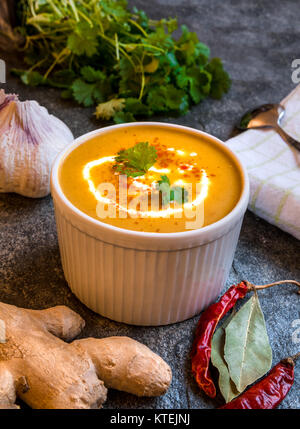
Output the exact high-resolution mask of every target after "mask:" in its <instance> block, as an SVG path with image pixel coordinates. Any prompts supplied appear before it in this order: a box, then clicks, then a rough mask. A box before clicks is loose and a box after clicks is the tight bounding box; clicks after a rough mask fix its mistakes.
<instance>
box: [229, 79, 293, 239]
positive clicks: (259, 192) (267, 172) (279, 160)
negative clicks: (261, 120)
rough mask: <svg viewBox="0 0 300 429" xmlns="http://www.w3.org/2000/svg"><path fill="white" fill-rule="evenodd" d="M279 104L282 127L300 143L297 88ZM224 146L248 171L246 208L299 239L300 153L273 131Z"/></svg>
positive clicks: (249, 134) (249, 133) (245, 136)
mask: <svg viewBox="0 0 300 429" xmlns="http://www.w3.org/2000/svg"><path fill="white" fill-rule="evenodd" d="M281 104H283V105H284V106H285V108H286V116H285V119H284V121H283V123H282V126H283V128H284V129H285V130H286V131H287V132H288V133H289V134H290V135H291V136H292V137H294V138H296V139H297V140H299V141H300V85H298V86H297V87H296V88H295V89H294V90H293V91H292V92H291V93H290V94H289V95H288V96H287V97H286V98H285V99H284V100H283V101H282V102H281ZM226 143H227V144H228V146H229V147H230V148H231V149H232V150H233V152H235V153H236V155H237V156H238V157H239V158H240V160H241V161H242V162H243V163H244V165H245V166H246V168H247V170H248V173H249V177H250V202H249V206H248V208H249V209H250V210H251V211H253V212H254V213H255V214H256V215H258V216H260V217H262V218H263V219H265V220H267V221H268V222H270V223H272V224H273V225H276V226H278V227H279V228H281V229H283V230H284V231H286V232H288V233H290V234H292V235H293V236H295V237H296V238H298V239H300V152H298V151H297V150H296V149H293V148H291V147H290V146H289V145H287V143H285V142H284V141H283V140H282V138H281V137H280V136H279V135H278V134H277V133H276V132H275V131H273V130H248V131H245V132H244V133H242V134H240V135H238V136H237V137H234V138H232V139H230V140H228V141H227V142H226Z"/></svg>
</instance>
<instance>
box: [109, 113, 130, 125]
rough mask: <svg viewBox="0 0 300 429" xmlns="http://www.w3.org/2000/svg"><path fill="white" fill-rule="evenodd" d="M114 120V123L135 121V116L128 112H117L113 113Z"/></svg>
mask: <svg viewBox="0 0 300 429" xmlns="http://www.w3.org/2000/svg"><path fill="white" fill-rule="evenodd" d="M114 122H115V123H116V124H125V123H128V122H135V117H134V116H133V114H132V113H130V112H118V113H116V114H115V115H114Z"/></svg>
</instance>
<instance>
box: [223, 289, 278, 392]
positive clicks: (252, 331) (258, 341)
mask: <svg viewBox="0 0 300 429" xmlns="http://www.w3.org/2000/svg"><path fill="white" fill-rule="evenodd" d="M225 335H226V339H225V348H224V351H225V355H224V356H225V360H226V362H227V365H228V368H229V373H230V377H231V379H232V380H233V382H234V384H235V385H236V388H237V390H238V391H239V392H242V391H243V390H244V389H245V388H246V387H247V386H248V385H249V384H251V383H254V382H255V381H256V380H257V379H258V378H260V377H262V376H263V375H264V374H266V372H268V371H269V369H270V368H271V364H272V349H271V347H270V343H269V338H268V334H267V330H266V325H265V319H264V315H263V313H262V310H261V307H260V304H259V300H258V296H257V294H255V295H253V296H252V297H251V298H250V299H249V300H248V301H247V302H246V304H244V305H243V306H242V307H241V309H240V310H239V311H238V312H237V313H236V314H235V316H234V317H233V318H232V320H231V321H230V323H229V324H228V326H227V327H226V329H225Z"/></svg>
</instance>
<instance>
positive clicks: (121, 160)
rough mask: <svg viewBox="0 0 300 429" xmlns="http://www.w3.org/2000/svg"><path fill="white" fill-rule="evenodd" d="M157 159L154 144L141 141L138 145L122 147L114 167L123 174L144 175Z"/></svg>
mask: <svg viewBox="0 0 300 429" xmlns="http://www.w3.org/2000/svg"><path fill="white" fill-rule="evenodd" d="M156 159H157V152H156V149H155V147H154V146H152V145H150V144H149V143H148V142H139V143H137V144H136V145H134V146H132V147H130V148H128V149H122V150H120V151H119V152H118V155H117V156H116V158H115V162H116V164H115V165H114V166H113V168H114V169H115V170H116V171H118V172H119V173H121V174H126V176H130V177H138V176H143V175H144V174H145V173H147V171H148V170H149V168H150V167H152V165H153V164H154V163H155V161H156Z"/></svg>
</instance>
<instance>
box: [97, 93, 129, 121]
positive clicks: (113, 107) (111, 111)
mask: <svg viewBox="0 0 300 429" xmlns="http://www.w3.org/2000/svg"><path fill="white" fill-rule="evenodd" d="M124 106H125V99H124V98H119V99H116V98H114V99H112V100H109V101H106V102H105V103H100V104H98V106H97V107H96V111H95V115H96V118H97V119H107V120H108V119H110V118H112V117H113V116H114V115H115V114H116V112H120V111H122V110H123V109H124Z"/></svg>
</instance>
